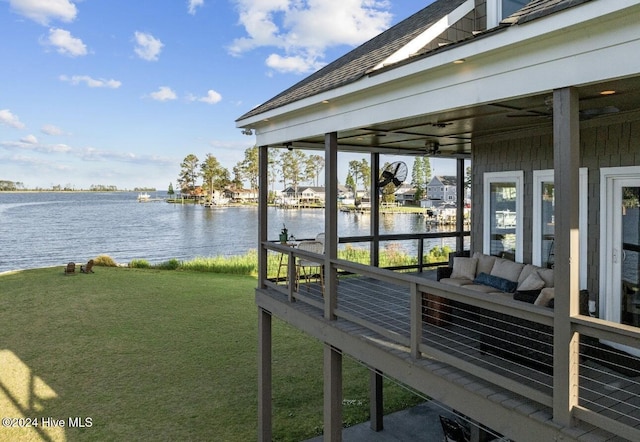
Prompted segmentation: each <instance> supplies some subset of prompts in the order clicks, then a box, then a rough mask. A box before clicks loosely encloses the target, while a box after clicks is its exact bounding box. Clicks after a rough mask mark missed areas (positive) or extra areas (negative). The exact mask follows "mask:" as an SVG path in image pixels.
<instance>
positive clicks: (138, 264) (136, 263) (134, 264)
mask: <svg viewBox="0 0 640 442" xmlns="http://www.w3.org/2000/svg"><path fill="white" fill-rule="evenodd" d="M129 267H131V268H132V269H149V268H151V264H149V261H147V260H146V259H132V260H131V262H130V263H129Z"/></svg>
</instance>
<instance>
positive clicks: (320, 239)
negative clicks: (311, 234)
mask: <svg viewBox="0 0 640 442" xmlns="http://www.w3.org/2000/svg"><path fill="white" fill-rule="evenodd" d="M316 241H318V242H319V243H322V253H324V232H321V233H318V234H317V235H316Z"/></svg>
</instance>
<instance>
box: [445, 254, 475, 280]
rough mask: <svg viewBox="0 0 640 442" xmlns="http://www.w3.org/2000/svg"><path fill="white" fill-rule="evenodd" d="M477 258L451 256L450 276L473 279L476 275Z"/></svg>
mask: <svg viewBox="0 0 640 442" xmlns="http://www.w3.org/2000/svg"><path fill="white" fill-rule="evenodd" d="M477 265H478V259H477V258H462V257H455V258H453V271H452V272H451V277H452V278H461V279H471V280H472V279H473V278H475V276H476V267H477Z"/></svg>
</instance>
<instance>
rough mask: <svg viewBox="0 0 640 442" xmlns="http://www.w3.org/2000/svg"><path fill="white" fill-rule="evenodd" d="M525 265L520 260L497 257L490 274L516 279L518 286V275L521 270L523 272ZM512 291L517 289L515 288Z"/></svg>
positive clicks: (510, 279)
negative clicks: (514, 260)
mask: <svg viewBox="0 0 640 442" xmlns="http://www.w3.org/2000/svg"><path fill="white" fill-rule="evenodd" d="M523 267H524V264H521V263H519V262H513V261H509V260H508V259H502V258H496V262H495V263H494V264H493V268H492V269H491V273H490V275H492V276H497V277H499V278H504V279H508V280H509V281H514V282H516V286H517V281H518V277H519V276H520V272H522V268H523ZM511 291H512V292H513V291H515V288H514V289H513V290H511Z"/></svg>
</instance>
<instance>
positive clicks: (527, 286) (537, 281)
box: [518, 272, 544, 291]
mask: <svg viewBox="0 0 640 442" xmlns="http://www.w3.org/2000/svg"><path fill="white" fill-rule="evenodd" d="M543 287H544V281H543V280H542V278H540V277H539V276H538V274H537V273H536V272H533V273H531V274H530V275H529V276H527V277H526V278H525V280H524V281H522V283H520V285H519V286H518V291H528V290H540V289H542V288H543Z"/></svg>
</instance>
